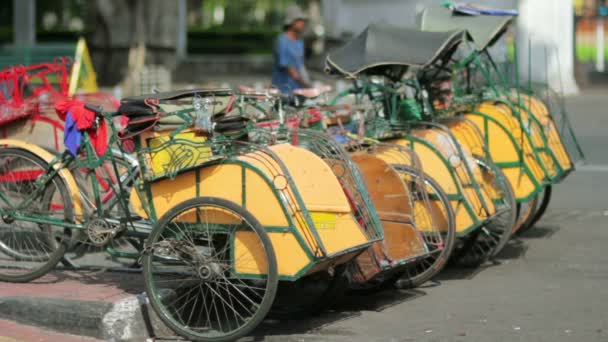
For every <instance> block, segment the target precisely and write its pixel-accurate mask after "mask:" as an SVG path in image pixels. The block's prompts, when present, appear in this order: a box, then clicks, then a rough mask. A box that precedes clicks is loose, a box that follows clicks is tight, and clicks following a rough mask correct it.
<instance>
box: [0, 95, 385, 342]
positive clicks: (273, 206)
mask: <svg viewBox="0 0 608 342" xmlns="http://www.w3.org/2000/svg"><path fill="white" fill-rule="evenodd" d="M233 95H234V94H233V92H232V91H230V90H227V89H217V90H192V91H185V92H173V93H160V94H153V95H148V96H141V97H136V98H129V99H123V100H122V101H121V107H120V108H119V111H118V112H116V113H102V112H101V110H99V109H97V108H94V107H91V106H87V105H85V104H84V103H82V102H79V101H74V102H64V103H61V104H58V106H57V109H58V110H59V111H60V112H61V115H62V117H64V118H65V119H66V126H68V127H72V126H71V125H72V123H74V125H76V127H80V128H77V130H76V131H77V133H74V132H75V131H74V130H73V129H68V130H66V133H69V137H68V138H67V139H66V141H67V143H66V146H67V151H66V152H65V153H63V154H62V155H60V156H53V155H52V154H51V153H50V152H47V151H46V150H44V149H43V148H41V147H38V146H36V145H33V144H29V143H25V142H21V141H17V140H9V139H2V140H0V145H1V146H2V148H0V175H1V176H0V186H1V187H2V189H1V191H0V203H1V204H0V218H1V224H0V280H1V281H10V282H28V281H32V280H34V279H37V278H39V277H42V276H44V275H45V274H46V273H48V272H49V271H51V270H52V269H53V268H54V267H55V265H56V264H57V263H58V262H59V261H60V260H61V258H62V257H63V255H64V254H65V252H66V250H67V248H68V246H69V245H70V240H72V239H80V238H82V235H83V234H84V235H85V237H86V238H87V239H90V240H94V241H95V243H96V244H98V245H102V244H104V243H105V244H109V243H110V241H111V240H113V239H116V238H119V237H123V236H134V237H142V236H145V237H146V242H145V245H144V246H142V248H141V249H142V250H141V254H140V258H141V264H142V265H143V274H144V281H145V287H146V292H147V294H148V298H149V301H150V303H151V305H152V307H153V309H154V310H155V311H156V312H157V314H158V315H159V317H160V318H161V319H162V321H163V322H164V323H166V324H167V325H168V326H169V327H170V328H171V329H173V330H174V331H175V332H176V333H178V334H179V335H180V336H183V337H185V338H188V339H191V340H200V341H218V340H219V341H222V340H234V339H236V338H238V337H240V336H243V335H244V334H247V333H248V332H249V331H251V330H252V329H254V328H255V327H256V326H257V325H258V324H259V323H260V322H261V321H262V320H263V319H264V317H265V316H266V314H267V313H268V311H269V310H270V307H271V305H272V304H273V302H274V300H275V295H276V292H277V287H278V284H279V281H281V282H292V281H298V280H299V279H303V278H304V277H306V276H308V275H313V274H315V273H317V272H327V273H333V271H334V270H335V269H336V268H338V267H340V265H342V264H345V263H347V262H349V261H350V260H352V259H353V258H355V257H356V256H358V255H359V254H360V253H362V252H364V251H365V250H366V249H367V248H368V247H370V246H371V245H372V244H373V243H374V242H376V241H379V240H380V239H381V238H382V231H370V230H368V229H367V228H368V227H363V226H362V225H361V224H360V223H359V222H358V220H357V217H356V215H355V212H354V211H353V210H352V208H351V205H350V204H349V199H348V198H347V196H346V195H345V192H344V190H343V188H342V186H341V185H340V183H339V181H338V180H337V179H336V177H335V176H334V173H333V171H332V170H331V168H330V167H329V166H328V165H327V164H326V163H324V162H323V161H322V160H321V159H320V158H319V157H318V156H316V155H314V154H313V153H311V152H309V151H307V150H305V149H302V148H298V147H296V146H292V145H290V144H276V145H273V146H269V147H265V146H261V145H259V144H253V143H250V142H248V141H247V139H246V138H245V137H242V138H240V139H233V138H231V134H232V132H233V131H234V130H235V129H238V128H239V127H240V126H242V125H243V122H244V119H243V118H242V117H238V116H231V115H227V113H229V112H230V107H231V106H232V102H233V99H234V96H233ZM127 120H128V123H127V124H126V126H125V127H124V128H123V129H120V127H119V126H120V125H122V124H123V123H124V121H127ZM107 127H109V129H110V132H109V142H108V141H107V140H105V139H104V137H105V134H106V128H107ZM79 139H80V140H79ZM114 145H116V146H117V148H118V149H119V150H120V151H122V152H123V154H126V153H125V152H124V150H125V149H129V150H131V149H132V150H133V151H134V152H135V153H136V156H137V162H138V164H137V169H136V170H127V172H128V173H134V174H132V175H131V177H118V175H117V177H116V178H117V179H120V181H118V182H117V183H116V184H112V193H111V194H110V195H109V196H106V194H105V193H102V192H101V191H100V187H99V184H98V183H99V180H98V178H97V177H89V179H90V181H91V184H90V188H91V189H92V191H91V192H90V193H89V192H88V191H87V194H88V195H89V196H90V197H89V196H87V197H89V198H83V197H84V196H82V189H80V188H79V186H78V185H77V182H76V180H75V177H74V175H73V173H72V172H71V170H73V167H72V164H75V165H76V168H77V169H78V170H81V171H82V170H86V172H89V173H93V172H95V169H96V168H98V167H100V166H101V165H104V164H107V163H109V164H110V165H111V168H112V169H113V170H115V171H116V173H117V174H118V173H119V172H118V170H117V169H118V165H117V163H116V157H115V151H113V150H112V149H110V148H108V147H109V146H114ZM123 158H124V159H128V157H126V156H124V157H123ZM301 165H306V167H305V168H303V167H301ZM32 179H33V180H32ZM91 199H92V200H93V201H92V203H90V202H91Z"/></svg>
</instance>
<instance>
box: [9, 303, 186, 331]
mask: <svg viewBox="0 0 608 342" xmlns="http://www.w3.org/2000/svg"><path fill="white" fill-rule="evenodd" d="M0 318H3V319H8V320H13V321H16V322H19V323H22V324H28V325H35V326H40V327H45V328H48V329H52V330H55V331H58V332H61V333H68V334H75V335H82V336H89V337H93V338H98V339H102V340H105V341H115V342H123V341H124V342H135V341H146V340H148V339H150V338H151V337H152V336H174V334H173V332H172V331H171V330H170V329H169V328H167V327H166V326H165V325H164V324H163V323H162V322H161V321H160V319H159V318H158V317H157V316H156V314H155V313H154V311H153V310H152V309H151V307H150V306H149V304H148V298H147V297H146V295H145V294H140V295H136V296H129V297H126V298H123V299H121V300H119V301H117V302H115V303H106V302H98V301H80V300H62V299H51V298H36V297H4V298H0Z"/></svg>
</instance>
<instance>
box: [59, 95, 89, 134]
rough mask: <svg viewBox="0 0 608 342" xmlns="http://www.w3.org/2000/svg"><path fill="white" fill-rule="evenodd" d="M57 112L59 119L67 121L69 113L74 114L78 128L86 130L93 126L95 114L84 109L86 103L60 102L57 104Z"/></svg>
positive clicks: (75, 101)
mask: <svg viewBox="0 0 608 342" xmlns="http://www.w3.org/2000/svg"><path fill="white" fill-rule="evenodd" d="M55 112H57V115H59V118H60V119H61V120H63V121H65V117H66V116H67V115H68V112H70V113H72V119H74V121H76V128H78V129H79V130H81V131H82V130H85V129H88V128H91V126H93V122H95V113H94V112H92V111H90V110H88V109H86V108H85V107H84V102H82V101H78V100H60V101H57V103H55Z"/></svg>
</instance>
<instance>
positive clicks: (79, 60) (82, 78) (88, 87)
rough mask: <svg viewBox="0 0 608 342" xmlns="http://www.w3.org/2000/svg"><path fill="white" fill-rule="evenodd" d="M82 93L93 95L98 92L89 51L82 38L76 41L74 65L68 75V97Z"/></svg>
mask: <svg viewBox="0 0 608 342" xmlns="http://www.w3.org/2000/svg"><path fill="white" fill-rule="evenodd" d="M79 90H80V91H82V92H84V93H94V92H97V91H98V90H99V88H98V87H97V75H96V74H95V69H93V63H92V62H91V56H90V55H89V49H88V48H87V43H86V41H85V39H84V38H80V39H78V43H77V44H76V55H75V56H74V65H73V66H72V73H71V75H70V87H69V93H68V94H69V96H72V95H74V94H76V92H77V91H79Z"/></svg>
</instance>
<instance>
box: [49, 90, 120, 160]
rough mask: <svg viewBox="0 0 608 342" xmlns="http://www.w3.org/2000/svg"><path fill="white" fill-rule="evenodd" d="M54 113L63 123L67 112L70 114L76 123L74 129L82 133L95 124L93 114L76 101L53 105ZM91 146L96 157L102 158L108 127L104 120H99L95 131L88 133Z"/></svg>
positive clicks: (64, 101) (59, 102) (106, 143)
mask: <svg viewBox="0 0 608 342" xmlns="http://www.w3.org/2000/svg"><path fill="white" fill-rule="evenodd" d="M55 112H57V115H59V118H60V119H61V120H63V121H65V117H66V116H67V115H68V112H70V113H71V114H72V119H74V121H75V122H76V128H78V130H80V131H83V130H85V129H89V128H91V127H92V126H93V123H94V122H95V112H93V111H90V110H88V109H86V108H85V106H84V102H82V101H78V100H60V101H57V102H56V103H55ZM89 138H91V145H93V147H94V148H95V151H96V152H97V155H98V156H102V155H103V154H104V153H106V150H107V149H108V126H107V123H106V120H101V122H100V124H99V127H98V128H97V130H96V131H90V132H89Z"/></svg>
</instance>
